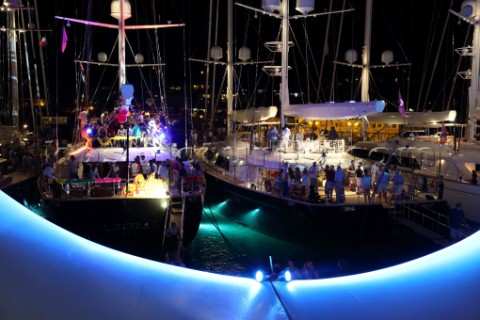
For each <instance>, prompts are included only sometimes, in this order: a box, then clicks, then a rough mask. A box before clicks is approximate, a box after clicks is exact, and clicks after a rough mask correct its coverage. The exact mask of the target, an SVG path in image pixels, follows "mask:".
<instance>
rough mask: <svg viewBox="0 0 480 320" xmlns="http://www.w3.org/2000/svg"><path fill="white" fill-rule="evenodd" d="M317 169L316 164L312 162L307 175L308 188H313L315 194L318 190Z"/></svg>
mask: <svg viewBox="0 0 480 320" xmlns="http://www.w3.org/2000/svg"><path fill="white" fill-rule="evenodd" d="M318 173H319V170H318V167H317V163H316V162H315V161H314V162H313V163H312V165H311V166H310V168H309V169H308V174H309V177H310V186H313V187H314V188H315V192H317V189H318Z"/></svg>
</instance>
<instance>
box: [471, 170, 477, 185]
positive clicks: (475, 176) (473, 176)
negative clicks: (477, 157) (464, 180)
mask: <svg viewBox="0 0 480 320" xmlns="http://www.w3.org/2000/svg"><path fill="white" fill-rule="evenodd" d="M472 184H477V172H476V171H475V170H472Z"/></svg>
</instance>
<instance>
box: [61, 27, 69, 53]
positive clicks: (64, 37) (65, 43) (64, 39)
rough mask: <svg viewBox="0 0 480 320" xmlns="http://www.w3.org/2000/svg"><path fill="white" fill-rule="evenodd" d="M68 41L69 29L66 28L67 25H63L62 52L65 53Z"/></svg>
mask: <svg viewBox="0 0 480 320" xmlns="http://www.w3.org/2000/svg"><path fill="white" fill-rule="evenodd" d="M67 41H68V36H67V30H66V29H65V26H63V27H62V53H64V52H65V49H66V48H67Z"/></svg>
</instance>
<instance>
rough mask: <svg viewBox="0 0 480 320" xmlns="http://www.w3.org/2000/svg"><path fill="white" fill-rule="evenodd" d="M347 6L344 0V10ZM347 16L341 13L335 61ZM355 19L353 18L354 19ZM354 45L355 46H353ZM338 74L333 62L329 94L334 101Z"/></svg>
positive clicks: (330, 99)
mask: <svg viewBox="0 0 480 320" xmlns="http://www.w3.org/2000/svg"><path fill="white" fill-rule="evenodd" d="M345 6H346V0H343V3H342V10H345ZM344 17H345V13H344V12H342V13H340V29H339V31H338V38H337V45H336V48H335V56H334V58H333V59H334V61H338V53H339V51H340V39H341V38H342V31H343V19H344ZM352 20H353V19H352ZM353 26H354V24H353V23H352V31H351V32H352V34H353V29H354V27H353ZM352 43H353V38H352ZM352 47H353V46H352ZM336 76H337V64H336V63H334V64H333V72H332V79H331V82H330V96H329V101H334V100H335V87H336V86H335V79H336ZM351 81H352V82H351V83H353V69H352V70H351Z"/></svg>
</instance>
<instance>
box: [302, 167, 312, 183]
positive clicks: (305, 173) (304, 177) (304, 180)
mask: <svg viewBox="0 0 480 320" xmlns="http://www.w3.org/2000/svg"><path fill="white" fill-rule="evenodd" d="M302 184H303V185H304V186H306V187H309V186H310V177H309V175H308V170H307V167H305V168H303V172H302Z"/></svg>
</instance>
